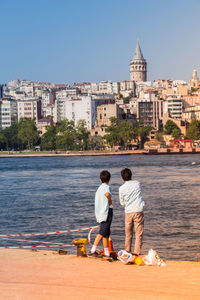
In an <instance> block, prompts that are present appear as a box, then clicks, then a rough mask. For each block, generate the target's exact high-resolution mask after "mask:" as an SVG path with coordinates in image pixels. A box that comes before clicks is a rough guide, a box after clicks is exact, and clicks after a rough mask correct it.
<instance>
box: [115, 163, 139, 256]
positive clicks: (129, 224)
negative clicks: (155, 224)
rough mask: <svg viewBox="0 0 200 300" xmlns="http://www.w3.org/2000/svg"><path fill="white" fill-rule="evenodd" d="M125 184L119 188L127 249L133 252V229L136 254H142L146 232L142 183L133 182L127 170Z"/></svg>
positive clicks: (124, 170) (129, 171)
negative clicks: (144, 233)
mask: <svg viewBox="0 0 200 300" xmlns="http://www.w3.org/2000/svg"><path fill="white" fill-rule="evenodd" d="M121 177H122V180H123V181H124V184H123V185H122V186H120V188H119V200H120V204H121V205H122V206H123V207H124V208H125V234H126V238H125V249H126V251H128V252H131V244H132V238H133V229H134V231H135V246H134V253H136V254H138V255H139V254H140V252H141V248H142V239H143V232H144V213H143V209H144V200H143V197H142V191H141V186H140V183H139V182H138V181H137V180H132V172H131V170H130V169H128V168H125V169H123V170H122V171H121Z"/></svg>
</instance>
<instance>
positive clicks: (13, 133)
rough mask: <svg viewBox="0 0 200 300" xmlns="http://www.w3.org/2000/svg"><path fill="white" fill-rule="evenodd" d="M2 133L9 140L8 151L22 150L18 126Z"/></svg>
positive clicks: (8, 128)
mask: <svg viewBox="0 0 200 300" xmlns="http://www.w3.org/2000/svg"><path fill="white" fill-rule="evenodd" d="M2 133H3V135H4V136H5V138H6V140H7V146H6V149H7V150H12V149H20V148H21V143H20V140H19V138H18V124H12V125H11V126H10V127H7V128H5V129H3V130H2Z"/></svg>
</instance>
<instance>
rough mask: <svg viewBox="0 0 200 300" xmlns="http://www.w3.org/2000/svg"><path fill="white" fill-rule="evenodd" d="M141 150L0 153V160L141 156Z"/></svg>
mask: <svg viewBox="0 0 200 300" xmlns="http://www.w3.org/2000/svg"><path fill="white" fill-rule="evenodd" d="M141 154H143V150H126V151H99V152H97V151H94V152H93V151H80V152H77V151H74V152H73V151H70V152H42V151H41V152H34V153H33V152H31V153H30V152H21V153H16V152H10V153H0V158H5V157H6V158H8V157H9V158H10V157H68V156H69V157H70V156H105V155H106V156H113V155H141Z"/></svg>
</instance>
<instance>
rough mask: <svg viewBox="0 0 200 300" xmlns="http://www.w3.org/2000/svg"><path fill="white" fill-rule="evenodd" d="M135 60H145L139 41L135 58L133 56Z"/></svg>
mask: <svg viewBox="0 0 200 300" xmlns="http://www.w3.org/2000/svg"><path fill="white" fill-rule="evenodd" d="M135 59H141V60H144V57H143V54H142V50H141V49H140V44H139V41H137V46H136V49H135V53H134V56H133V60H135Z"/></svg>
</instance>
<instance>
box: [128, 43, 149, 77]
mask: <svg viewBox="0 0 200 300" xmlns="http://www.w3.org/2000/svg"><path fill="white" fill-rule="evenodd" d="M130 80H131V81H136V82H137V81H147V62H146V60H145V59H144V57H143V54H142V51H141V49H140V45H139V42H137V46H136V50H135V54H134V56H133V59H132V61H131V62H130Z"/></svg>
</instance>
